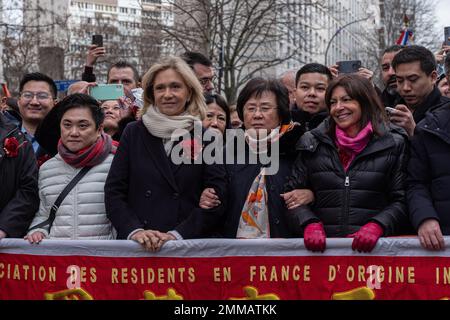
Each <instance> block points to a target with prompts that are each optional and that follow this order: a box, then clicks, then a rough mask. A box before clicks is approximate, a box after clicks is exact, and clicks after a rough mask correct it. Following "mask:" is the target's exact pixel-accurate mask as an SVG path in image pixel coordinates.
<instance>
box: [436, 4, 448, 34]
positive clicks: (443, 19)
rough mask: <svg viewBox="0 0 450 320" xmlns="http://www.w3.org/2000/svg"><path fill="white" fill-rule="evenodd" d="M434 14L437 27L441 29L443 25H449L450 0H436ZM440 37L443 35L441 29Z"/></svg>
mask: <svg viewBox="0 0 450 320" xmlns="http://www.w3.org/2000/svg"><path fill="white" fill-rule="evenodd" d="M436 16H437V18H438V21H439V26H438V28H439V29H441V30H443V29H444V27H445V26H450V0H438V5H437V6H436ZM442 37H444V31H442Z"/></svg>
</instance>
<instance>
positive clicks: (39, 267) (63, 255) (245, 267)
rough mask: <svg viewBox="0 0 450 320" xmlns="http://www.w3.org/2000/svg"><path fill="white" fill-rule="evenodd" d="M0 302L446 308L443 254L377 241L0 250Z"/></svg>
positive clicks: (17, 245)
mask: <svg viewBox="0 0 450 320" xmlns="http://www.w3.org/2000/svg"><path fill="white" fill-rule="evenodd" d="M0 288H1V289H0V299H150V300H151V299H179V300H181V299H186V300H192V299H195V300H197V299H202V300H207V299H220V300H228V299H243V300H254V299H266V300H271V299H276V300H278V299H281V300H286V299H289V300H292V299H325V300H329V299H446V298H447V297H450V255H449V252H448V250H445V251H442V252H427V251H425V250H423V249H421V248H420V245H419V242H418V240H417V239H415V238H397V239H380V241H379V243H378V245H377V247H376V248H375V250H374V252H373V253H371V254H361V253H357V252H353V251H352V250H351V239H327V250H326V251H325V252H324V253H318V254H312V253H311V252H309V251H307V250H305V248H304V246H303V240H302V239H276V240H223V239H212V240H211V239H208V240H191V241H172V242H168V243H167V244H166V245H165V247H164V248H163V249H162V250H161V251H160V252H159V253H150V252H146V251H144V250H143V249H142V248H141V247H140V246H139V245H138V244H136V243H134V242H131V241H52V240H47V241H45V240H44V241H43V242H42V243H41V244H39V245H30V244H28V243H27V242H25V241H23V240H18V239H3V240H1V241H0Z"/></svg>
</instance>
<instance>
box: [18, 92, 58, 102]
mask: <svg viewBox="0 0 450 320" xmlns="http://www.w3.org/2000/svg"><path fill="white" fill-rule="evenodd" d="M20 97H21V98H22V99H23V100H28V101H29V100H33V98H34V97H36V99H37V100H38V101H45V100H48V99H50V98H51V95H50V94H49V93H47V92H36V93H35V92H30V91H24V92H22V93H21V94H20Z"/></svg>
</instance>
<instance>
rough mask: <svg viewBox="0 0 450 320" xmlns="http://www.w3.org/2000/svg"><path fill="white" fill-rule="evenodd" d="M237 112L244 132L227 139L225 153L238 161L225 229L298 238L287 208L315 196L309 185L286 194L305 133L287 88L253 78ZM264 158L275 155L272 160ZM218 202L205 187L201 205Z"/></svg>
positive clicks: (230, 166) (232, 166) (229, 233)
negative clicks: (294, 115) (295, 118)
mask: <svg viewBox="0 0 450 320" xmlns="http://www.w3.org/2000/svg"><path fill="white" fill-rule="evenodd" d="M237 112H238V114H239V117H240V118H241V119H242V120H243V126H244V129H245V131H242V130H239V131H240V132H241V133H242V135H240V136H239V135H237V136H236V137H235V141H236V142H237V143H232V141H227V146H226V149H227V150H226V152H227V153H229V152H232V153H233V154H234V161H233V163H227V164H226V168H227V173H228V181H229V183H228V192H229V197H228V206H227V211H226V215H225V218H224V221H223V225H224V227H223V230H222V234H223V235H224V236H225V237H227V238H279V237H293V236H294V234H293V233H292V231H291V230H290V229H289V227H288V222H287V220H286V218H285V212H286V211H287V210H288V209H289V208H293V207H295V206H299V205H301V204H304V203H309V202H311V201H312V200H313V196H312V193H311V192H310V191H308V190H293V191H292V192H289V193H283V186H284V184H285V183H286V177H288V176H289V173H290V172H291V168H292V164H293V162H294V160H295V157H296V152H295V143H296V141H297V140H298V138H299V136H300V127H299V126H297V125H295V124H294V123H293V122H292V120H291V116H290V112H289V94H288V91H287V89H286V88H285V87H284V85H283V84H282V83H281V82H279V81H277V80H266V79H262V78H255V79H252V80H250V81H249V82H248V83H247V85H246V86H245V87H244V88H243V89H242V91H241V92H240V94H239V97H238V100H237ZM240 138H243V139H244V141H245V143H244V150H242V152H241V150H239V149H238V148H237V146H238V145H239V141H237V140H239V139H240ZM230 148H233V149H230ZM242 154H243V155H244V157H243V159H241V160H244V163H242V164H241V163H239V161H238V158H239V157H240V156H241V155H242ZM264 158H265V159H267V158H270V160H271V161H270V163H269V162H266V161H265V160H263V159H264ZM253 160H256V161H253ZM270 167H272V169H270ZM219 203H220V202H219V200H218V199H216V198H215V195H214V194H213V192H210V191H209V190H205V192H204V193H203V195H202V198H201V206H203V207H205V208H207V207H209V206H214V205H218V204H219Z"/></svg>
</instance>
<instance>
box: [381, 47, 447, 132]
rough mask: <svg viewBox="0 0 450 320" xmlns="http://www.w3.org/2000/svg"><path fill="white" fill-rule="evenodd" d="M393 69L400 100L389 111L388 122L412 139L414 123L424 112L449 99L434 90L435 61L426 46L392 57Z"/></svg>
mask: <svg viewBox="0 0 450 320" xmlns="http://www.w3.org/2000/svg"><path fill="white" fill-rule="evenodd" d="M392 66H393V68H394V70H395V76H396V78H397V91H398V93H399V94H400V96H401V97H402V101H400V103H399V104H397V105H396V107H395V109H394V110H391V111H390V112H389V115H390V120H391V122H393V123H395V124H396V125H398V126H400V127H402V128H404V129H405V130H406V132H407V133H408V135H409V136H410V137H412V136H413V135H414V129H415V127H416V123H419V121H421V120H422V119H423V118H424V117H425V113H426V112H427V111H428V110H431V109H433V108H437V107H439V106H440V105H442V104H443V103H445V102H450V99H448V98H447V97H442V96H441V93H440V92H439V90H438V89H437V88H436V87H435V83H436V79H437V71H436V67H437V65H436V60H435V58H434V55H433V53H432V52H431V51H430V50H428V49H426V48H425V47H422V46H409V47H406V48H405V49H403V50H401V51H400V52H399V53H397V54H396V55H395V57H394V60H392Z"/></svg>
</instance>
